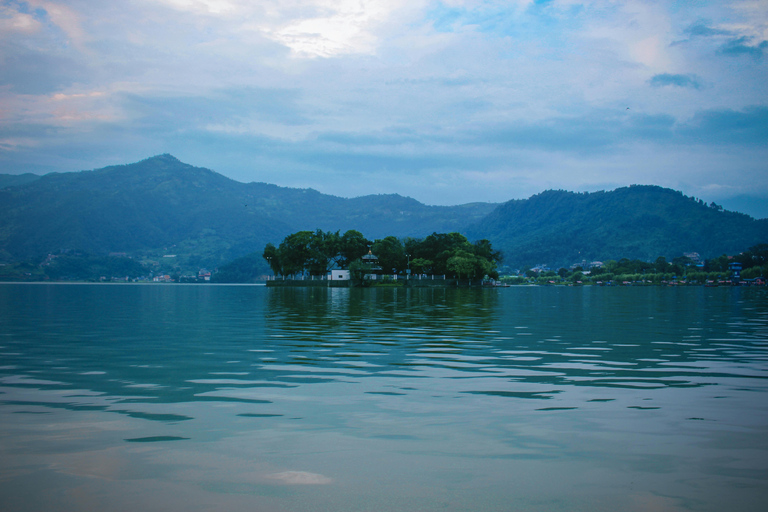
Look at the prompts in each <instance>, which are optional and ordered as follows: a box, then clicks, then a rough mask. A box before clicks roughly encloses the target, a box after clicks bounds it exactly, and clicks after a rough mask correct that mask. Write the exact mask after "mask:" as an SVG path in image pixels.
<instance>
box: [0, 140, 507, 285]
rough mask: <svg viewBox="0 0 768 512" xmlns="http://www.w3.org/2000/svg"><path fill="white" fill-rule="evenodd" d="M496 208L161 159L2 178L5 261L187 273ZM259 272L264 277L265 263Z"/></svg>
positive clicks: (424, 228) (430, 227)
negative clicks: (142, 262) (60, 258)
mask: <svg viewBox="0 0 768 512" xmlns="http://www.w3.org/2000/svg"><path fill="white" fill-rule="evenodd" d="M35 178H36V179H35ZM494 206H495V205H490V204H474V205H464V206H451V207H448V206H426V205H423V204H421V203H419V202H418V201H415V200H413V199H409V198H404V197H401V196H397V195H389V196H367V197H360V198H355V199H344V198H340V197H334V196H330V195H325V194H321V193H319V192H316V191H314V190H300V189H290V188H283V187H278V186H276V185H268V184H265V183H247V184H246V183H240V182H237V181H233V180H231V179H228V178H226V177H224V176H222V175H220V174H217V173H215V172H213V171H210V170H207V169H202V168H197V167H192V166H190V165H186V164H184V163H182V162H179V161H178V160H177V159H175V158H174V157H172V156H170V155H161V156H157V157H153V158H149V159H147V160H144V161H141V162H138V163H135V164H130V165H123V166H114V167H107V168H104V169H100V170H96V171H87V172H75V173H65V174H48V175H45V176H42V177H35V176H34V175H28V176H23V177H15V176H14V177H9V176H4V177H3V179H2V180H0V262H11V261H19V260H27V259H32V260H36V261H37V262H39V261H40V260H42V259H43V258H45V257H46V255H47V254H49V253H52V252H58V251H60V250H85V251H88V252H90V253H93V254H102V255H106V254H109V253H111V252H126V253H129V254H130V255H133V256H135V257H137V258H149V259H157V258H158V257H162V255H164V254H169V253H170V254H175V255H177V259H176V261H177V262H178V264H179V265H180V266H181V270H185V269H188V270H196V269H197V268H200V267H208V268H214V267H217V266H219V265H222V264H224V263H225V262H228V261H231V260H233V259H235V258H238V257H240V256H243V255H246V254H248V253H251V252H254V251H257V250H260V249H261V248H263V247H264V245H265V244H266V243H268V242H273V243H274V242H277V241H278V240H280V239H281V238H283V237H284V236H286V235H287V234H289V233H292V232H295V231H296V230H302V229H310V230H315V229H330V228H331V227H337V226H340V227H343V228H345V229H352V228H355V229H366V230H368V232H370V233H374V235H375V236H384V230H385V229H386V230H388V231H389V233H395V234H397V235H398V236H424V235H426V234H428V233H431V232H432V231H434V230H435V229H439V228H444V227H446V228H450V229H462V228H463V227H465V226H466V225H468V224H469V223H471V222H473V221H477V220H479V219H480V218H482V217H483V216H484V215H486V214H487V213H488V212H490V211H491V210H492V209H493V207H494ZM258 265H259V267H260V268H261V271H262V272H266V271H267V270H268V269H267V267H266V265H265V263H264V261H259V263H258Z"/></svg>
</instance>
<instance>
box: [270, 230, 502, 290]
mask: <svg viewBox="0 0 768 512" xmlns="http://www.w3.org/2000/svg"><path fill="white" fill-rule="evenodd" d="M369 250H370V251H371V252H372V253H373V254H375V255H376V257H377V258H378V261H379V267H380V268H381V269H382V270H383V272H384V273H390V272H393V273H396V274H399V273H403V272H405V271H406V270H407V269H408V268H409V266H410V267H412V268H413V269H415V270H416V271H418V272H431V273H434V274H438V275H440V274H444V275H446V276H447V277H465V278H469V277H476V278H483V277H485V276H489V277H492V278H498V271H497V270H496V265H497V263H498V262H499V261H501V253H499V252H498V251H495V250H494V249H493V247H492V246H491V243H490V242H489V241H488V240H479V241H477V242H475V243H470V242H469V241H468V240H467V238H466V237H465V236H464V235H462V234H460V233H432V234H431V235H429V236H427V237H426V238H424V239H415V238H407V239H405V240H402V239H399V238H396V237H394V236H387V237H384V238H382V239H377V240H375V241H373V242H371V241H369V240H368V239H366V238H365V237H364V236H363V235H362V233H360V232H359V231H355V230H350V231H347V232H346V233H344V234H343V235H340V234H339V232H338V231H336V232H335V233H334V232H330V231H329V232H324V231H322V230H320V229H318V230H317V231H314V232H312V231H299V232H297V233H293V234H291V235H288V236H287V237H285V239H284V240H283V241H282V242H281V243H280V245H279V246H277V247H275V245H274V244H267V246H266V247H265V248H264V253H263V257H264V259H266V260H267V262H268V263H269V266H270V268H271V269H272V271H273V272H274V273H275V274H277V275H283V276H295V275H297V274H303V273H305V272H306V273H308V274H309V275H312V276H318V275H325V274H326V273H327V272H329V271H330V270H331V269H333V268H346V269H349V270H350V272H351V273H354V274H359V273H364V272H371V271H372V269H368V268H367V267H365V265H363V261H362V259H361V258H362V257H363V256H364V255H366V254H367V253H368V251H369ZM358 262H359V263H358ZM353 271H354V272H353ZM353 279H354V276H353Z"/></svg>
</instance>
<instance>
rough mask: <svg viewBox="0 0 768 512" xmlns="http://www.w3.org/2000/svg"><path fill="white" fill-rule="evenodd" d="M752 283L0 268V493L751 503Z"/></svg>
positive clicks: (70, 504) (64, 502)
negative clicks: (348, 285)
mask: <svg viewBox="0 0 768 512" xmlns="http://www.w3.org/2000/svg"><path fill="white" fill-rule="evenodd" d="M767 378H768V290H765V289H755V288H679V289H673V288H657V287H650V288H598V287H584V288H562V287H557V288H555V287H513V288H505V289H498V290H465V289H458V290H457V289H437V290H423V289H419V290H403V289H391V288H390V289H363V290H357V289H272V288H269V289H268V288H265V287H259V286H204V285H190V286H184V285H83V284H80V285H74V284H73V285H32V284H2V285H0V504H2V505H1V507H0V508H2V510H4V511H7V512H8V511H83V510H100V511H137V510H142V511H145V510H146V511H160V510H163V511H168V510H184V511H203V510H216V511H240V510H247V511H257V512H272V511H276V512H278V511H279V512H282V511H291V512H302V511H322V512H324V511H377V512H386V511H427V512H431V511H518V510H519V511H551V510H557V511H561V510H562V511H580V510H583V511H594V510H600V511H617V510H622V511H635V510H636V511H646V510H652V511H678V510H681V511H682V510H701V511H723V510H728V511H758V510H759V511H763V510H766V508H765V507H766V504H767V503H768V380H767Z"/></svg>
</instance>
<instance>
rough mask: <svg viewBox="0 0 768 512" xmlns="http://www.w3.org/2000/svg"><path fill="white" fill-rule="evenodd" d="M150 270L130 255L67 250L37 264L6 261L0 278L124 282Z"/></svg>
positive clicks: (146, 273)
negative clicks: (9, 262) (107, 254)
mask: <svg viewBox="0 0 768 512" xmlns="http://www.w3.org/2000/svg"><path fill="white" fill-rule="evenodd" d="M150 272H151V271H150V270H148V268H147V267H145V266H144V265H142V264H141V263H140V262H138V261H136V260H134V259H132V258H127V257H121V256H97V255H93V254H87V253H83V252H75V251H70V252H66V253H60V254H55V255H49V256H48V258H46V260H45V261H44V262H43V263H42V264H40V265H35V264H32V263H28V262H25V263H16V264H5V265H3V266H1V267H0V280H4V281H46V280H51V281H115V280H121V281H125V280H135V279H140V278H145V279H146V278H147V277H148V276H149V274H150Z"/></svg>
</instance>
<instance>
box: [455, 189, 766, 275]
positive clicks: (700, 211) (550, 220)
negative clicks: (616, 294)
mask: <svg viewBox="0 0 768 512" xmlns="http://www.w3.org/2000/svg"><path fill="white" fill-rule="evenodd" d="M467 235H468V236H469V237H470V238H471V239H479V238H487V239H488V240H491V241H492V242H493V244H494V246H495V247H498V248H499V249H500V250H501V251H502V252H503V253H504V262H505V264H507V265H517V266H525V265H535V264H539V263H545V264H548V265H550V266H552V267H555V268H556V267H557V266H561V265H570V264H573V263H578V262H581V261H584V260H586V261H587V262H590V261H594V260H608V259H620V258H630V259H639V260H643V261H653V260H655V259H656V258H657V257H659V256H665V257H668V258H673V257H676V256H680V255H682V254H683V253H685V252H697V253H699V254H700V255H701V257H702V258H713V257H717V256H720V255H722V254H738V253H740V252H742V251H744V250H746V249H747V248H748V247H750V246H752V245H755V244H757V243H761V242H764V241H766V240H768V220H766V219H763V220H755V219H753V218H752V217H749V216H748V215H744V214H741V213H735V212H729V211H724V210H723V209H722V208H721V207H719V206H718V205H716V204H714V203H710V204H705V203H704V202H703V201H701V200H698V199H695V198H692V197H686V196H684V195H683V194H682V193H680V192H677V191H674V190H670V189H665V188H661V187H656V186H630V187H624V188H619V189H616V190H614V191H611V192H594V193H575V192H567V191H562V190H548V191H545V192H542V193H541V194H537V195H535V196H533V197H531V198H529V199H523V200H512V201H509V202H506V203H504V204H502V205H500V206H499V207H498V208H496V209H495V210H494V211H493V212H492V213H491V214H489V215H488V216H487V217H485V218H484V219H482V220H481V221H480V222H478V223H476V224H474V225H473V226H470V228H469V229H468V230H467Z"/></svg>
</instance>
